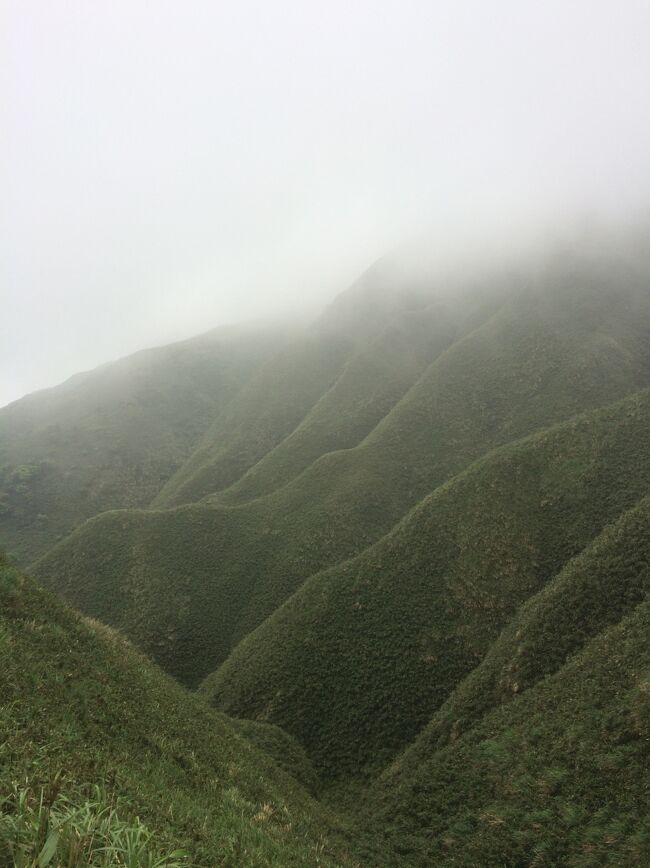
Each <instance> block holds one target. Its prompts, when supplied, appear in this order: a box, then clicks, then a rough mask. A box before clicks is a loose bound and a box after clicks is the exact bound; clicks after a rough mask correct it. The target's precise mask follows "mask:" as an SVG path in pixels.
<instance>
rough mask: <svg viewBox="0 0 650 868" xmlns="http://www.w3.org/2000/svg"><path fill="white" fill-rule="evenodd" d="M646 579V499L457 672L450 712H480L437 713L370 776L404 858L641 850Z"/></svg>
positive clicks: (583, 859) (646, 842)
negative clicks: (461, 676) (463, 672)
mask: <svg viewBox="0 0 650 868" xmlns="http://www.w3.org/2000/svg"><path fill="white" fill-rule="evenodd" d="M649 590H650V500H649V499H645V500H644V501H643V502H642V503H641V504H640V505H639V506H638V507H637V508H635V509H633V510H631V511H629V512H628V513H626V514H624V515H623V516H622V517H621V519H620V520H619V522H617V523H616V524H615V525H613V526H612V527H611V528H608V529H607V530H606V531H605V532H604V533H603V534H602V536H601V537H599V538H598V539H597V540H596V541H595V542H594V543H593V544H592V545H591V546H590V547H589V548H588V549H587V550H586V551H585V552H584V553H583V554H582V555H580V556H579V557H578V558H576V559H575V560H574V561H572V562H571V563H570V564H568V565H567V567H566V569H565V570H564V571H563V572H562V573H561V574H560V575H559V576H558V577H557V578H556V579H555V580H554V581H553V582H552V583H551V584H549V585H548V587H546V588H545V589H544V590H542V591H541V592H540V594H538V595H537V596H536V597H534V598H532V599H531V600H530V602H529V603H528V604H526V605H525V606H524V607H523V608H522V610H521V612H520V613H519V615H518V617H517V619H516V621H515V622H513V624H512V625H511V626H510V627H509V628H508V630H507V631H506V634H505V635H504V637H503V638H502V639H501V640H500V641H499V643H497V646H495V652H494V654H493V655H491V658H492V659H490V658H488V659H486V662H485V664H484V667H483V669H484V672H483V673H482V675H480V676H478V677H477V676H476V674H475V673H473V674H472V676H470V679H469V681H472V682H473V683H472V685H471V687H470V688H469V691H468V690H467V687H466V684H461V686H460V688H459V691H457V692H460V693H463V694H464V698H463V699H461V700H460V702H458V703H457V704H456V708H455V709H454V710H452V705H453V698H452V702H451V703H450V706H449V709H450V714H451V715H453V716H454V717H455V715H456V714H462V710H463V709H465V708H468V707H470V706H472V705H473V704H472V703H471V702H470V703H468V702H467V701H466V700H467V699H468V698H469V695H470V694H472V695H473V696H474V698H475V700H479V701H480V697H483V701H482V707H481V708H479V710H480V711H483V712H487V713H485V716H484V717H481V716H479V717H478V718H477V719H475V720H473V721H468V720H467V719H463V718H462V717H459V718H458V719H457V720H456V724H457V725H456V726H454V727H453V729H452V731H450V732H448V737H446V738H441V737H440V724H441V720H440V716H437V718H434V721H433V722H432V724H431V725H430V726H429V727H428V728H427V729H426V730H425V732H424V733H423V734H422V735H421V736H420V737H419V738H418V739H417V741H416V742H415V744H414V745H413V746H412V747H411V748H409V750H407V751H406V752H405V754H404V755H403V756H402V757H400V758H399V759H398V760H397V761H396V762H395V763H394V764H393V766H392V767H391V768H390V769H389V771H388V772H387V773H386V774H385V776H384V777H383V779H382V780H381V781H380V782H379V783H378V784H377V785H376V787H375V789H374V792H373V794H372V797H371V799H370V811H371V814H372V816H373V822H374V823H376V824H377V826H376V827H377V828H378V829H381V830H382V834H384V833H386V832H388V836H389V838H390V839H391V841H392V844H393V846H394V847H395V849H396V852H398V853H399V854H400V858H402V859H404V860H405V862H406V864H409V865H431V864H445V865H447V864H449V865H467V866H473V865H477V864H481V865H509V866H510V865H512V866H514V865H571V866H595V865H616V866H636V865H645V864H648V862H649V861H650V813H649V812H648V801H647V794H648V789H649V788H650V747H649V745H650V643H648V635H649V630H650V602H649V601H648V591H649ZM508 648H509V649H510V651H511V652H512V651H514V657H512V658H510V659H509V660H506V657H507V655H508ZM495 657H496V658H500V659H499V660H497V659H495ZM497 669H500V670H501V680H500V683H498V687H497V694H498V695H494V692H493V691H494V687H495V682H494V680H493V677H492V676H493V675H494V674H495V673H496V670H497ZM485 670H487V671H485ZM491 706H494V708H493V710H489V708H490V707H491ZM473 707H474V708H476V706H473ZM447 720H449V715H447Z"/></svg>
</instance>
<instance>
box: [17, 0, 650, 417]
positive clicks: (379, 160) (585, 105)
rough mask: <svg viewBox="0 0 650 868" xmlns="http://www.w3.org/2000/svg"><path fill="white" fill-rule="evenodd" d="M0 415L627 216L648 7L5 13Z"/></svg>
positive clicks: (197, 3) (286, 6)
mask: <svg viewBox="0 0 650 868" xmlns="http://www.w3.org/2000/svg"><path fill="white" fill-rule="evenodd" d="M2 20H3V26H2V29H1V34H0V58H1V60H0V63H1V64H2V67H3V69H2V77H1V82H2V83H1V87H2V103H1V109H0V110H1V112H2V137H1V143H0V184H1V188H0V193H1V203H2V204H1V214H0V230H1V233H0V294H1V308H0V311H1V320H0V322H1V326H0V405H3V404H5V403H7V402H9V401H11V400H13V399H15V398H18V397H20V396H21V395H23V394H25V393H27V392H30V391H33V390H35V389H38V388H42V387H46V386H49V385H53V384H55V383H57V382H59V381H61V380H63V379H64V378H66V377H67V376H69V375H71V374H72V373H74V372H76V371H79V370H83V369H87V368H89V367H93V366H95V365H97V364H99V363H101V362H104V361H107V360H109V359H111V358H116V357H119V356H120V355H124V354H125V353H127V352H131V351H134V350H136V349H139V348H141V347H144V346H149V345H152V344H159V343H164V342H167V341H170V340H174V339H178V338H182V337H187V336H189V335H191V334H194V333H197V332H200V331H203V330H206V329H208V328H211V327H213V326H216V325H219V324H222V323H231V322H236V321H240V320H246V319H250V318H254V319H260V318H270V317H285V316H291V317H295V316H300V317H304V316H309V315H310V314H312V313H313V312H315V311H316V310H317V309H318V308H319V307H320V306H321V305H323V304H324V303H326V301H327V300H329V299H330V298H332V297H333V296H334V295H336V294H337V293H338V292H339V291H341V290H343V289H345V287H346V286H347V285H348V284H350V283H352V282H353V280H354V279H355V278H356V277H357V275H358V274H359V273H360V272H362V271H363V270H364V269H365V268H366V267H367V266H368V265H370V264H371V263H372V262H373V260H375V259H377V258H378V257H380V256H382V255H383V254H385V253H386V252H387V251H390V250H394V249H395V248H400V247H401V246H403V245H406V244H408V243H410V242H411V240H412V239H413V238H418V239H422V238H423V237H424V238H427V239H430V242H429V243H430V244H431V245H432V247H434V248H435V247H436V246H438V247H440V248H444V247H445V245H451V246H453V247H454V249H455V250H462V248H463V243H464V239H465V237H467V238H473V239H475V238H476V237H479V236H480V235H481V234H482V233H483V232H485V233H486V234H490V233H492V234H493V235H494V236H495V237H498V239H499V244H501V246H503V245H505V246H508V245H509V244H512V245H513V247H514V246H516V245H517V244H520V243H522V239H525V240H526V243H528V242H529V241H530V239H531V238H534V237H535V235H536V233H540V234H543V235H545V236H548V235H549V233H550V234H553V233H554V232H561V231H562V229H563V227H568V226H570V225H576V224H580V223H581V221H587V222H589V221H592V220H595V221H614V222H616V221H619V220H625V219H628V217H629V215H633V214H635V213H637V212H639V211H643V210H644V209H645V208H646V207H647V203H648V202H650V196H649V193H650V168H649V160H648V154H649V153H650V52H649V51H648V46H647V41H648V34H649V33H650V3H648V2H647V0H618V2H616V3H615V2H604V0H546V2H544V3H532V2H528V3H526V2H521V0H492V2H490V3H486V2H485V0H471V2H470V0H440V2H434V0H422V2H408V0H399V2H392V0H373V2H354V0H352V2H349V0H348V2H346V3H343V2H338V0H329V2H327V3H315V2H306V0H296V2H277V3H273V2H268V0H267V2H255V3H253V2H248V0H238V2H215V0H186V2H180V0H178V2H169V0H155V2H153V0H150V2H144V0H128V2H126V0H125V2H121V0H110V2H101V0H77V2H70V0H56V2H52V0H38V2H35V0H5V2H4V4H3V14H2Z"/></svg>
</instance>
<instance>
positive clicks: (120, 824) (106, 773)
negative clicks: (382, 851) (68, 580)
mask: <svg viewBox="0 0 650 868" xmlns="http://www.w3.org/2000/svg"><path fill="white" fill-rule="evenodd" d="M0 671H1V672H2V676H1V677H0V709H1V711H0V721H1V724H2V725H1V728H0V731H1V732H2V766H1V772H0V863H1V864H3V865H5V864H6V865H12V864H15V865H36V864H38V865H39V866H40V865H46V864H50V865H56V866H63V865H66V866H68V865H100V864H101V865H108V864H110V865H114V864H115V865H118V864H119V865H126V864H129V865H136V866H145V865H154V864H155V865H162V864H165V865H168V864H170V865H187V864H190V865H192V866H204V868H208V866H210V868H212V866H215V865H224V866H226V865H228V866H233V868H235V866H241V865H260V866H262V865H264V866H270V865H274V866H278V868H279V866H285V865H295V866H304V865H308V864H312V865H316V864H318V865H330V866H333V865H346V864H347V865H351V864H353V863H352V861H351V860H350V859H349V858H348V857H347V856H346V848H347V847H348V844H346V836H347V834H348V833H347V831H346V829H345V827H343V826H342V825H341V823H340V822H339V821H338V820H336V818H334V816H333V815H332V814H331V813H330V812H328V811H327V810H326V809H324V808H322V807H320V806H319V805H318V803H317V802H315V801H314V799H313V797H312V796H311V795H310V794H309V793H308V792H307V791H306V790H305V789H304V788H303V787H302V786H301V784H300V783H298V781H297V780H296V778H295V777H294V776H292V774H290V773H289V772H288V771H287V770H290V771H291V772H292V773H293V774H296V773H297V774H298V775H299V776H302V777H303V779H305V778H306V779H308V780H310V781H311V782H312V785H313V780H314V777H313V773H312V772H311V771H310V769H309V767H308V763H307V762H306V761H305V760H304V756H301V752H300V750H299V748H297V747H296V746H295V745H293V744H292V743H291V742H290V739H289V738H288V737H287V736H284V737H283V739H281V738H279V737H278V735H277V734H276V731H274V728H272V727H264V726H262V727H259V726H258V725H255V724H249V725H248V726H245V727H244V726H242V725H240V724H238V723H237V722H234V721H230V720H229V719H228V718H226V717H225V716H224V715H222V714H219V713H218V712H215V711H213V710H211V709H210V708H208V707H207V705H206V704H205V703H204V702H202V701H201V699H200V698H199V697H197V696H196V695H192V694H190V693H188V692H187V691H185V690H184V689H183V688H181V687H180V686H179V685H178V684H177V683H176V682H174V681H173V680H172V679H171V678H169V677H168V676H166V675H164V674H163V673H162V672H160V671H159V670H158V669H157V668H156V667H155V666H154V665H152V664H151V663H150V662H148V661H147V660H146V659H145V658H143V657H142V656H141V655H140V654H139V653H138V652H136V651H135V650H134V649H133V648H132V647H131V646H130V645H129V643H128V642H126V641H125V640H124V639H123V637H121V636H119V635H118V634H116V633H114V632H113V631H111V630H110V629H109V628H107V627H105V626H103V625H101V624H98V623H96V622H93V621H89V620H88V619H86V618H82V617H80V616H79V615H77V614H75V613H74V612H72V611H71V610H69V609H68V608H67V607H66V606H64V605H63V604H62V603H61V602H59V601H57V600H56V599H55V598H54V597H53V596H52V595H51V594H49V593H48V592H46V591H44V590H42V589H39V588H38V587H36V586H35V585H34V584H33V583H32V582H31V581H30V580H29V579H28V578H27V577H25V576H24V575H23V574H21V573H20V572H19V571H18V570H17V569H16V568H15V567H13V566H11V565H10V564H8V563H7V561H6V560H4V559H1V560H0ZM256 744H257V745H258V746H259V745H262V746H263V747H264V748H266V750H269V748H270V751H269V753H274V754H275V755H276V757H279V758H280V764H279V765H278V764H276V762H274V760H273V759H271V757H270V756H269V754H268V753H266V752H264V751H263V750H260V748H259V747H256V746H255V745H256ZM280 766H283V767H284V770H283V768H281V767H280ZM328 835H331V839H332V840H331V841H330V840H328V838H327V836H328ZM129 838H130V840H129ZM102 847H112V848H114V853H113V854H112V857H111V859H110V861H104V859H103V857H102V850H101V848H102ZM48 848H50V850H51V853H50V856H49V859H48V858H47V854H48V852H49V850H48ZM181 850H182V851H183V853H184V854H185V855H183V854H181V853H178V852H177V851H181ZM43 853H44V855H43ZM127 854H128V855H129V856H130V859H131V861H127V860H126V856H127ZM172 854H177V855H176V856H173V855H172ZM37 858H39V859H40V861H38V862H37ZM167 858H169V861H154V860H157V859H160V860H163V859H167ZM68 859H70V861H68ZM75 859H76V861H75ZM147 860H150V861H147Z"/></svg>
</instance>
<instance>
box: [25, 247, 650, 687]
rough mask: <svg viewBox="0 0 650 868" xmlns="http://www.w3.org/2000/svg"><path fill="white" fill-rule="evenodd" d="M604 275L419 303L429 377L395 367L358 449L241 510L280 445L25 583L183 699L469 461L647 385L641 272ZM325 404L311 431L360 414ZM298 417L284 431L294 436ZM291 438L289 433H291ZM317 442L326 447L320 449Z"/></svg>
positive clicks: (46, 564)
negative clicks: (171, 680)
mask: <svg viewBox="0 0 650 868" xmlns="http://www.w3.org/2000/svg"><path fill="white" fill-rule="evenodd" d="M611 269H612V264H611V262H610V261H608V260H605V262H604V263H603V262H601V261H599V260H598V259H596V260H595V261H593V260H590V261H586V262H583V261H580V260H578V261H576V260H575V259H569V260H568V261H566V260H565V259H563V258H560V259H559V261H553V262H551V263H550V264H549V265H548V266H547V267H546V269H545V270H544V271H543V272H542V273H541V274H539V275H537V277H536V281H535V284H534V285H533V286H532V287H530V286H527V285H526V284H525V283H524V281H523V278H519V279H518V280H515V279H513V278H512V277H507V278H504V280H503V281H497V282H496V287H497V288H496V289H495V286H494V284H495V281H494V280H493V279H492V277H490V279H488V280H486V282H485V284H484V285H483V286H482V287H480V286H479V287H476V286H474V285H471V286H470V287H468V289H467V290H466V292H465V293H460V294H459V293H456V294H454V296H453V297H451V298H450V297H444V296H443V297H441V298H438V299H437V300H435V298H434V301H433V302H432V303H431V304H429V305H428V306H427V307H426V308H424V309H423V310H420V311H418V312H417V313H416V314H414V315H412V316H410V317H407V318H405V319H402V320H401V327H402V328H403V329H406V330H407V331H406V334H405V335H404V337H403V338H402V341H403V342H404V343H408V344H409V345H411V346H417V341H418V337H420V340H422V335H423V334H424V336H425V340H426V352H424V351H422V352H421V355H420V358H421V359H422V360H423V361H424V362H426V361H428V364H426V366H425V367H424V368H423V369H422V370H421V372H417V373H415V372H414V371H413V369H412V367H411V368H410V370H411V374H412V376H413V382H412V384H411V385H410V388H407V389H406V390H405V391H404V393H403V394H402V396H401V397H400V398H399V400H397V402H396V403H395V404H394V405H393V406H392V407H391V408H390V409H389V411H388V412H387V413H386V414H385V415H384V416H383V417H382V419H381V420H380V421H379V422H378V423H377V424H376V425H375V427H374V428H373V429H372V430H371V431H370V432H369V433H368V434H366V436H365V437H362V439H361V440H360V441H359V442H358V443H357V444H356V445H354V446H352V445H349V446H348V447H347V448H345V449H339V450H337V451H334V452H326V451H324V452H323V454H321V455H320V457H318V458H317V459H316V460H315V461H313V462H312V463H311V465H310V466H309V467H307V468H306V469H305V470H303V471H302V472H298V475H296V476H294V478H292V479H291V480H290V481H289V482H287V483H286V484H284V485H283V484H282V482H283V481H284V477H283V476H282V474H280V480H281V481H280V487H278V488H277V489H275V490H274V491H272V492H270V493H267V494H265V495H263V496H261V497H259V498H255V499H251V500H247V501H245V502H244V501H243V491H244V490H250V486H254V485H255V482H256V476H257V478H259V479H260V480H261V479H262V478H264V479H265V480H267V479H268V474H269V472H270V470H269V468H277V467H278V466H279V464H281V463H282V464H283V466H286V464H284V463H283V460H282V459H278V461H277V462H276V458H275V456H276V455H278V454H279V453H280V452H281V451H282V447H276V448H275V449H274V450H273V451H272V452H271V453H270V454H269V455H267V456H266V457H265V458H264V459H263V460H262V461H261V462H259V464H260V471H259V474H257V475H256V474H255V473H254V472H253V471H249V472H248V473H247V474H246V475H245V476H244V477H242V479H241V480H240V483H239V484H238V486H236V490H235V488H233V487H232V486H231V487H230V488H229V490H227V491H225V492H215V495H214V496H212V497H205V498H203V500H201V501H198V502H196V503H192V504H186V505H183V506H180V507H176V508H174V509H168V510H160V511H158V510H156V511H146V512H143V511H119V512H110V513H104V514H102V515H99V516H98V517H96V518H94V519H92V520H90V521H89V522H87V523H86V524H84V525H82V526H80V527H79V528H78V529H77V530H76V531H75V532H74V533H73V534H72V535H71V536H70V537H68V538H67V539H65V540H64V541H62V542H61V543H60V544H59V545H57V546H56V547H55V548H54V549H52V550H51V551H50V552H49V553H48V554H47V556H46V557H45V558H43V559H42V560H41V561H39V563H38V564H36V565H35V567H34V573H35V575H36V577H37V578H38V579H39V580H40V581H42V582H43V583H45V584H46V585H47V586H48V587H51V588H53V589H54V590H57V591H59V592H61V593H63V594H64V596H65V597H66V599H68V600H69V601H70V602H71V603H72V604H73V605H75V606H78V607H80V608H81V609H82V610H83V611H86V612H88V613H89V614H91V615H92V616H93V617H96V618H99V619H100V620H102V621H105V622H107V623H109V624H112V625H114V626H117V627H119V628H120V629H122V630H124V631H125V633H126V634H127V635H128V636H129V637H130V638H131V639H132V640H133V641H134V642H135V643H136V645H138V647H140V648H142V649H143V650H145V651H146V652H147V653H148V654H151V655H152V656H153V657H154V658H155V659H156V660H157V661H158V662H159V663H160V664H161V665H162V666H163V668H165V669H167V670H168V671H169V672H171V673H172V674H173V675H175V676H176V677H178V678H180V679H181V680H182V681H183V682H185V683H186V684H188V685H190V686H195V685H197V684H198V683H199V682H200V680H201V679H202V678H203V677H205V676H206V675H207V674H208V673H209V672H210V671H211V670H213V669H215V668H216V667H217V666H218V665H219V664H220V663H221V662H223V661H224V660H225V659H226V657H227V656H228V654H229V653H230V651H231V650H232V648H233V647H234V646H235V645H236V643H237V642H238V641H239V640H240V639H242V638H243V637H244V636H245V635H246V634H247V633H249V632H250V631H251V630H252V629H254V628H255V627H257V626H258V625H259V624H261V623H262V622H263V621H264V620H265V619H266V618H267V617H269V616H270V615H272V614H273V612H274V611H275V610H276V608H277V607H278V606H280V605H281V604H282V603H283V602H284V601H285V600H286V599H287V598H288V597H290V596H291V594H292V593H294V592H295V591H296V590H297V589H298V588H299V587H300V586H301V585H302V584H303V583H304V581H305V579H306V578H307V577H308V576H310V575H312V574H314V573H316V572H318V571H319V570H322V569H324V568H326V567H328V566H331V565H333V564H336V563H338V562H341V561H343V560H346V559H348V558H350V557H352V556H354V555H356V554H358V553H359V552H360V551H362V550H363V549H365V548H367V547H368V546H369V545H371V544H373V543H374V542H376V541H377V540H378V539H380V538H381V537H382V536H383V535H384V534H386V533H387V532H388V531H389V530H390V529H391V528H392V527H393V526H394V524H395V523H396V522H397V521H399V520H400V519H401V518H402V517H403V516H404V514H405V513H406V512H408V510H410V509H411V508H412V507H413V506H414V505H416V504H417V503H418V502H419V501H420V500H421V499H422V498H423V497H425V496H427V495H428V494H429V493H430V492H431V491H432V490H434V489H435V488H436V487H437V486H439V485H441V484H442V483H444V482H445V481H446V480H448V479H450V478H451V477H453V476H454V475H456V474H457V473H459V472H460V471H462V470H463V469H464V468H465V467H467V466H468V465H469V464H470V463H472V461H474V460H476V459H477V458H479V457H480V456H481V455H484V454H486V453H487V452H489V451H490V450H491V449H493V448H494V447H496V446H499V445H501V444H503V443H506V442H509V441H512V440H515V439H517V438H520V437H522V436H524V435H526V434H528V433H531V432H533V431H539V430H540V429H543V428H545V427H547V426H548V425H551V424H554V423H556V422H558V421H560V420H562V419H567V418H569V417H570V416H572V415H573V414H575V413H577V412H579V411H581V410H584V409H587V408H594V407H599V406H604V405H606V404H608V403H611V402H612V401H614V400H616V399H618V398H620V397H622V396H624V395H626V394H629V393H632V392H634V391H635V390H637V389H639V388H640V387H642V386H644V385H646V384H648V383H650V341H649V340H648V334H650V298H649V297H648V294H647V278H646V274H643V273H642V274H637V272H636V270H635V268H634V266H633V265H629V264H628V265H627V266H626V264H625V262H623V263H620V264H619V266H618V274H619V279H618V280H617V281H616V282H613V281H612V280H611V273H610V272H611ZM567 288H570V290H571V291H570V292H568V291H567ZM432 292H433V295H434V297H435V287H434V288H433V289H432ZM395 339H396V332H395V329H394V328H391V329H389V330H388V332H385V333H384V334H383V336H382V337H381V338H380V339H379V341H380V343H379V344H376V342H375V344H374V345H373V352H374V353H375V354H377V355H378V356H382V357H384V358H391V355H390V354H391V351H393V348H394V341H395ZM398 358H399V359H401V358H403V354H399V356H398ZM416 367H417V366H416ZM270 368H271V371H272V372H274V370H275V363H273V364H272V365H271V366H270ZM304 368H307V370H308V371H309V370H310V368H309V366H308V365H307V364H305V365H304V366H303V365H302V364H298V363H296V364H294V365H293V366H292V372H293V373H292V376H291V378H290V379H289V380H288V383H289V385H286V384H285V387H284V388H286V389H289V390H290V391H295V392H296V393H299V392H300V387H299V386H298V385H296V386H295V387H294V386H292V385H290V384H291V383H294V382H295V380H298V381H302V379H303V376H304V373H303V369H304ZM348 370H349V369H348ZM354 370H355V371H356V372H357V373H359V374H360V372H361V371H363V367H355V368H354ZM262 373H264V372H262ZM346 373H347V372H346ZM345 376H346V374H343V377H345ZM347 382H348V383H349V381H347ZM359 388H361V386H359ZM268 391H269V392H271V394H273V391H272V387H271V386H270V385H269V388H268ZM333 391H335V392H336V395H337V398H339V400H337V403H336V405H335V406H336V407H338V408H339V410H340V415H339V416H337V412H336V410H334V409H332V410H331V411H330V412H329V413H328V414H327V418H329V419H334V420H335V419H337V418H346V413H347V415H348V416H349V415H350V414H351V413H352V414H353V415H354V416H355V417H357V418H358V417H359V414H360V413H364V412H365V409H364V406H363V404H362V403H361V402H359V401H358V400H357V401H355V402H352V401H351V402H349V403H348V404H346V402H345V401H344V400H341V399H340V397H339V396H340V395H341V394H345V391H344V390H343V389H340V390H338V389H336V387H335V388H334V389H330V391H329V393H328V395H327V398H329V396H330V394H331V393H332V392H333ZM368 391H369V390H368V388H367V386H366V393H368ZM375 396H377V400H381V401H383V397H382V396H381V392H375V393H374V395H373V393H370V396H369V397H370V401H371V403H374V401H373V397H375ZM254 407H255V402H253V403H252V404H251V405H250V406H249V408H248V410H247V412H248V413H250V414H251V415H252V414H253V413H254ZM312 417H313V414H309V416H308V417H307V418H306V419H305V420H304V422H303V424H302V425H301V426H300V427H301V428H302V427H303V425H304V427H305V428H306V429H307V430H309V429H310V427H311V426H312V422H311V419H312ZM317 418H318V417H317ZM312 430H313V428H312ZM316 430H318V429H316ZM329 430H331V429H328V427H327V425H326V426H325V428H324V431H325V432H329ZM300 437H301V435H299V432H298V429H294V432H293V433H292V434H291V435H290V438H291V439H292V440H293V441H294V442H301V441H300ZM302 442H304V439H303V440H302ZM328 442H329V433H325V434H324V441H323V442H322V444H321V446H320V448H321V449H322V450H325V449H326V448H327V444H328ZM312 443H313V440H312ZM310 448H312V447H310ZM285 449H286V452H285V455H286V454H289V450H290V447H289V446H286V447H285ZM313 451H317V450H316V449H314V450H313ZM291 454H293V453H291ZM298 456H299V458H297V461H298V462H299V467H300V466H301V464H302V461H303V458H302V454H301V453H300V450H298ZM249 480H250V482H249ZM264 484H265V485H266V482H265V483H264ZM251 496H252V495H251ZM226 501H235V502H226ZM237 501H240V502H237Z"/></svg>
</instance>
